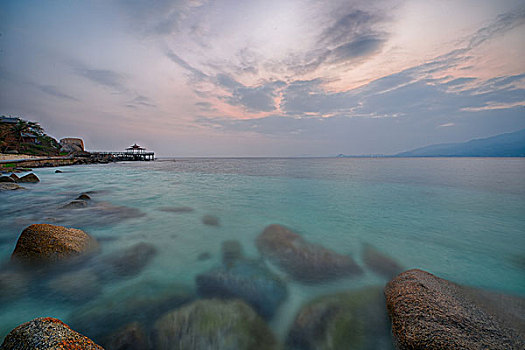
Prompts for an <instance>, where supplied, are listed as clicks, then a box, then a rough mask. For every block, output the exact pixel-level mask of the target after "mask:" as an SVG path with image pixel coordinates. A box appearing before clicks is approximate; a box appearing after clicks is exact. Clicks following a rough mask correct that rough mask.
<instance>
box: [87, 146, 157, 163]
mask: <svg viewBox="0 0 525 350" xmlns="http://www.w3.org/2000/svg"><path fill="white" fill-rule="evenodd" d="M91 154H92V155H95V156H97V155H100V156H105V157H110V158H111V159H112V160H113V161H117V162H118V161H126V160H127V161H150V160H155V153H154V152H146V149H145V148H143V147H140V146H139V145H137V144H136V143H135V144H134V145H133V146H130V147H128V148H126V150H125V151H123V152H91Z"/></svg>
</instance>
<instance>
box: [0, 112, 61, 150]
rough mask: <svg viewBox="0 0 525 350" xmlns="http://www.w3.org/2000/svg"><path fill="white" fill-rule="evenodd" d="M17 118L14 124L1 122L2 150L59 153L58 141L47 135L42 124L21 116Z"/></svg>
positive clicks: (0, 144)
mask: <svg viewBox="0 0 525 350" xmlns="http://www.w3.org/2000/svg"><path fill="white" fill-rule="evenodd" d="M2 117H4V118H12V117H10V116H9V117H6V116H2ZM15 119H16V123H14V124H13V123H7V122H0V152H2V153H5V152H15V153H23V154H31V155H58V153H59V149H60V145H59V144H58V141H57V140H55V139H54V138H52V137H50V136H48V135H46V134H45V132H44V129H43V128H42V127H41V126H40V124H38V123H37V122H32V121H26V120H23V119H21V118H19V117H15Z"/></svg>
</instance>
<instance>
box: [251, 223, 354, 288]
mask: <svg viewBox="0 0 525 350" xmlns="http://www.w3.org/2000/svg"><path fill="white" fill-rule="evenodd" d="M256 245H257V248H258V249H259V252H260V253H261V254H262V255H263V256H264V257H266V258H268V259H269V260H270V261H272V262H273V263H275V264H276V265H278V266H279V267H280V268H282V269H283V270H284V271H286V272H287V273H288V274H290V275H291V276H292V277H293V278H294V279H296V280H297V281H300V282H303V283H316V282H323V281H331V280H336V279H339V278H342V277H349V276H352V275H358V274H361V273H362V270H361V268H360V267H359V265H357V264H356V263H355V262H354V260H353V259H352V258H351V257H350V256H347V255H341V254H338V253H336V252H334V251H332V250H330V249H327V248H325V247H323V246H321V245H318V244H314V243H310V242H307V241H305V240H304V239H303V238H302V237H301V236H300V235H298V234H297V233H295V232H292V231H291V230H289V229H288V228H286V227H284V226H281V225H270V226H268V227H266V228H265V229H264V231H263V232H262V233H261V234H260V235H259V236H258V237H257V240H256Z"/></svg>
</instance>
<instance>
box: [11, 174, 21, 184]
mask: <svg viewBox="0 0 525 350" xmlns="http://www.w3.org/2000/svg"><path fill="white" fill-rule="evenodd" d="M9 177H10V178H11V179H13V180H15V182H17V181H18V179H20V178H19V177H18V175H16V174H15V173H12V174H11V175H9Z"/></svg>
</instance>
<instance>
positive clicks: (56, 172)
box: [55, 169, 63, 174]
mask: <svg viewBox="0 0 525 350" xmlns="http://www.w3.org/2000/svg"><path fill="white" fill-rule="evenodd" d="M62 173H63V171H62V170H58V169H57V170H55V174H62Z"/></svg>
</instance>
